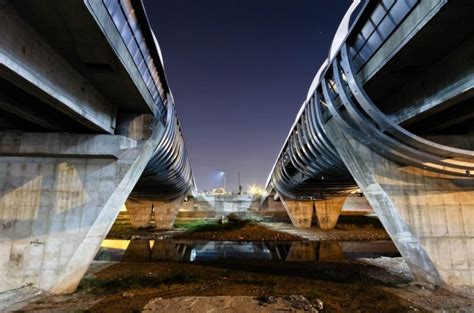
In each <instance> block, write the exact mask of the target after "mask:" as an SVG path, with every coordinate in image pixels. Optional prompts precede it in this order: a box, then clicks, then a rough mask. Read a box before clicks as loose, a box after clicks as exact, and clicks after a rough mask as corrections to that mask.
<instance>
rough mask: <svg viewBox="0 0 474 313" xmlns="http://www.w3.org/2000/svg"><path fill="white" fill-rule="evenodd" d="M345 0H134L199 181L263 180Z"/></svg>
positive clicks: (213, 184) (206, 186) (234, 183)
mask: <svg viewBox="0 0 474 313" xmlns="http://www.w3.org/2000/svg"><path fill="white" fill-rule="evenodd" d="M351 2H352V1H350V0H338V1H332V2H331V3H327V2H324V3H323V2H320V1H311V0H301V1H298V5H291V6H289V5H288V2H287V1H282V0H260V1H258V2H257V1H254V0H238V1H237V0H227V1H222V0H205V1H199V3H197V1H189V0H175V1H151V0H145V1H144V3H145V8H146V10H147V13H148V18H149V20H150V23H151V26H152V28H153V30H154V32H155V34H156V37H157V39H158V42H159V44H160V47H161V50H162V54H163V59H164V65H165V70H166V74H167V79H168V82H169V85H170V88H171V90H172V92H173V96H174V99H175V101H176V109H177V113H178V116H179V119H180V122H181V125H182V129H183V135H184V137H185V141H186V146H187V150H188V153H189V157H190V160H191V166H192V169H193V172H194V176H195V179H196V183H197V187H198V189H199V191H204V190H212V189H216V188H219V187H223V182H222V177H221V176H220V175H219V173H220V172H221V171H224V172H226V187H227V188H226V189H227V190H228V191H237V190H238V172H239V171H240V173H241V185H242V188H243V190H247V189H248V187H249V186H250V185H257V186H259V187H264V185H265V182H266V180H267V178H268V175H269V174H270V170H271V168H272V166H273V164H274V162H275V160H276V158H277V155H278V153H279V151H280V149H281V147H282V145H283V143H284V140H285V138H286V136H287V134H288V132H289V130H290V127H291V125H292V124H293V122H294V119H295V117H296V114H297V112H298V110H299V109H300V107H301V104H302V103H303V101H304V98H305V96H306V93H307V90H308V89H309V87H310V84H311V82H312V80H313V78H314V75H315V74H316V71H317V70H318V68H319V66H320V65H321V64H322V62H323V61H324V59H325V58H326V57H327V55H328V52H329V47H330V44H331V40H332V38H333V35H334V33H335V32H336V30H337V27H338V25H339V22H340V20H341V19H342V17H343V15H344V13H345V12H346V10H347V8H348V7H349V5H350V4H351ZM204 4H205V5H206V6H204Z"/></svg>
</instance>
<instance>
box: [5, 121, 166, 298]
mask: <svg viewBox="0 0 474 313" xmlns="http://www.w3.org/2000/svg"><path fill="white" fill-rule="evenodd" d="M163 132H164V128H163V127H162V126H161V125H159V124H155V127H154V129H153V132H152V135H151V137H150V138H149V139H147V140H142V141H136V140H132V139H130V138H126V137H124V136H116V135H74V134H62V133H50V134H48V133H18V132H0V292H2V291H6V290H10V289H15V288H19V287H21V286H24V285H25V284H32V285H33V286H34V287H36V288H39V289H42V290H46V291H48V292H52V293H69V292H73V291H74V290H75V289H76V287H77V285H78V284H79V281H80V280H81V279H82V277H83V275H84V273H85V272H86V271H87V269H88V267H89V264H90V263H91V262H92V260H93V258H94V256H95V255H96V253H97V251H98V250H99V248H100V245H101V243H102V241H103V240H104V238H105V236H106V235H107V233H108V232H109V230H110V228H111V227H112V224H113V223H114V221H115V219H116V217H117V215H118V213H119V211H120V209H121V207H122V206H123V204H124V203H125V200H126V198H127V197H128V195H129V193H130V192H131V190H132V188H133V186H135V184H136V182H137V180H138V179H139V177H140V175H141V173H142V172H143V170H144V168H145V166H146V164H147V163H148V161H149V160H150V158H151V156H152V153H153V151H154V149H155V148H156V146H157V145H158V142H159V139H160V138H161V136H162V135H163Z"/></svg>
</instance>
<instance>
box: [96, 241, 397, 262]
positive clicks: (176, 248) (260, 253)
mask: <svg viewBox="0 0 474 313" xmlns="http://www.w3.org/2000/svg"><path fill="white" fill-rule="evenodd" d="M381 256H389V257H396V256H400V254H399V253H398V251H397V249H396V248H395V246H394V244H393V243H392V242H391V241H340V242H338V241H294V242H283V243H282V242H234V241H189V240H148V239H138V240H131V241H130V240H105V241H104V242H103V244H102V247H101V249H100V250H99V253H98V254H97V255H96V257H95V260H98V261H117V262H158V261H168V262H205V261H212V260H223V259H234V260H236V259H238V260H242V259H244V260H273V261H286V262H311V261H343V260H351V259H356V258H377V257H381Z"/></svg>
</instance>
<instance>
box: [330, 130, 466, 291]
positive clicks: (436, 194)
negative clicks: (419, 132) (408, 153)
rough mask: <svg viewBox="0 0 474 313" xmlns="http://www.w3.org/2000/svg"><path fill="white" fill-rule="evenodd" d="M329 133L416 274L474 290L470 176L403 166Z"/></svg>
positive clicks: (348, 138) (458, 288)
mask: <svg viewBox="0 0 474 313" xmlns="http://www.w3.org/2000/svg"><path fill="white" fill-rule="evenodd" d="M333 126H335V125H333ZM328 132H329V135H330V136H331V137H332V142H333V143H334V144H335V146H336V149H337V151H338V153H339V155H340V156H341V158H342V159H343V161H344V162H345V164H346V166H347V168H348V169H349V170H350V171H351V173H352V175H353V176H354V178H355V180H356V181H357V184H358V185H359V187H360V189H361V190H362V192H363V193H364V195H365V197H366V198H367V200H368V201H369V203H370V205H371V206H372V208H373V210H374V211H375V213H376V214H377V216H378V217H379V218H380V220H381V222H382V223H383V225H384V227H385V229H386V230H387V232H388V233H389V234H390V236H391V238H392V239H393V241H394V243H395V244H396V246H397V248H398V250H399V251H400V253H401V254H402V256H403V258H404V259H405V261H406V262H407V264H408V266H409V267H410V269H411V271H412V273H413V274H414V276H415V277H416V278H417V279H418V280H422V281H426V282H428V283H431V284H435V285H441V286H445V287H448V288H450V289H454V290H455V291H458V292H461V293H467V294H473V286H474V179H473V178H472V177H453V176H448V175H443V174H437V173H433V172H428V171H425V170H422V169H419V168H414V167H410V166H401V165H399V164H397V163H395V162H393V161H391V160H388V159H386V158H384V157H382V156H380V155H379V154H377V153H375V152H374V151H372V150H370V149H369V148H367V147H366V146H364V145H363V144H362V143H360V142H359V141H357V140H356V139H355V138H353V137H351V136H350V135H349V134H346V133H342V131H341V129H340V128H338V127H337V126H336V127H330V128H328ZM460 139H461V138H456V140H460ZM453 142H454V139H453ZM471 142H472V139H471Z"/></svg>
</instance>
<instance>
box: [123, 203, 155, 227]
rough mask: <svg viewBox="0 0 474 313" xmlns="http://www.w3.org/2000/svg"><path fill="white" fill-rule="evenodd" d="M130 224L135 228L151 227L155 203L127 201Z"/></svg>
mask: <svg viewBox="0 0 474 313" xmlns="http://www.w3.org/2000/svg"><path fill="white" fill-rule="evenodd" d="M125 206H126V207H127V212H128V215H129V216H130V223H131V224H132V227H134V228H143V227H149V226H150V222H151V213H152V212H153V202H151V201H135V200H127V202H125Z"/></svg>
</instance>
